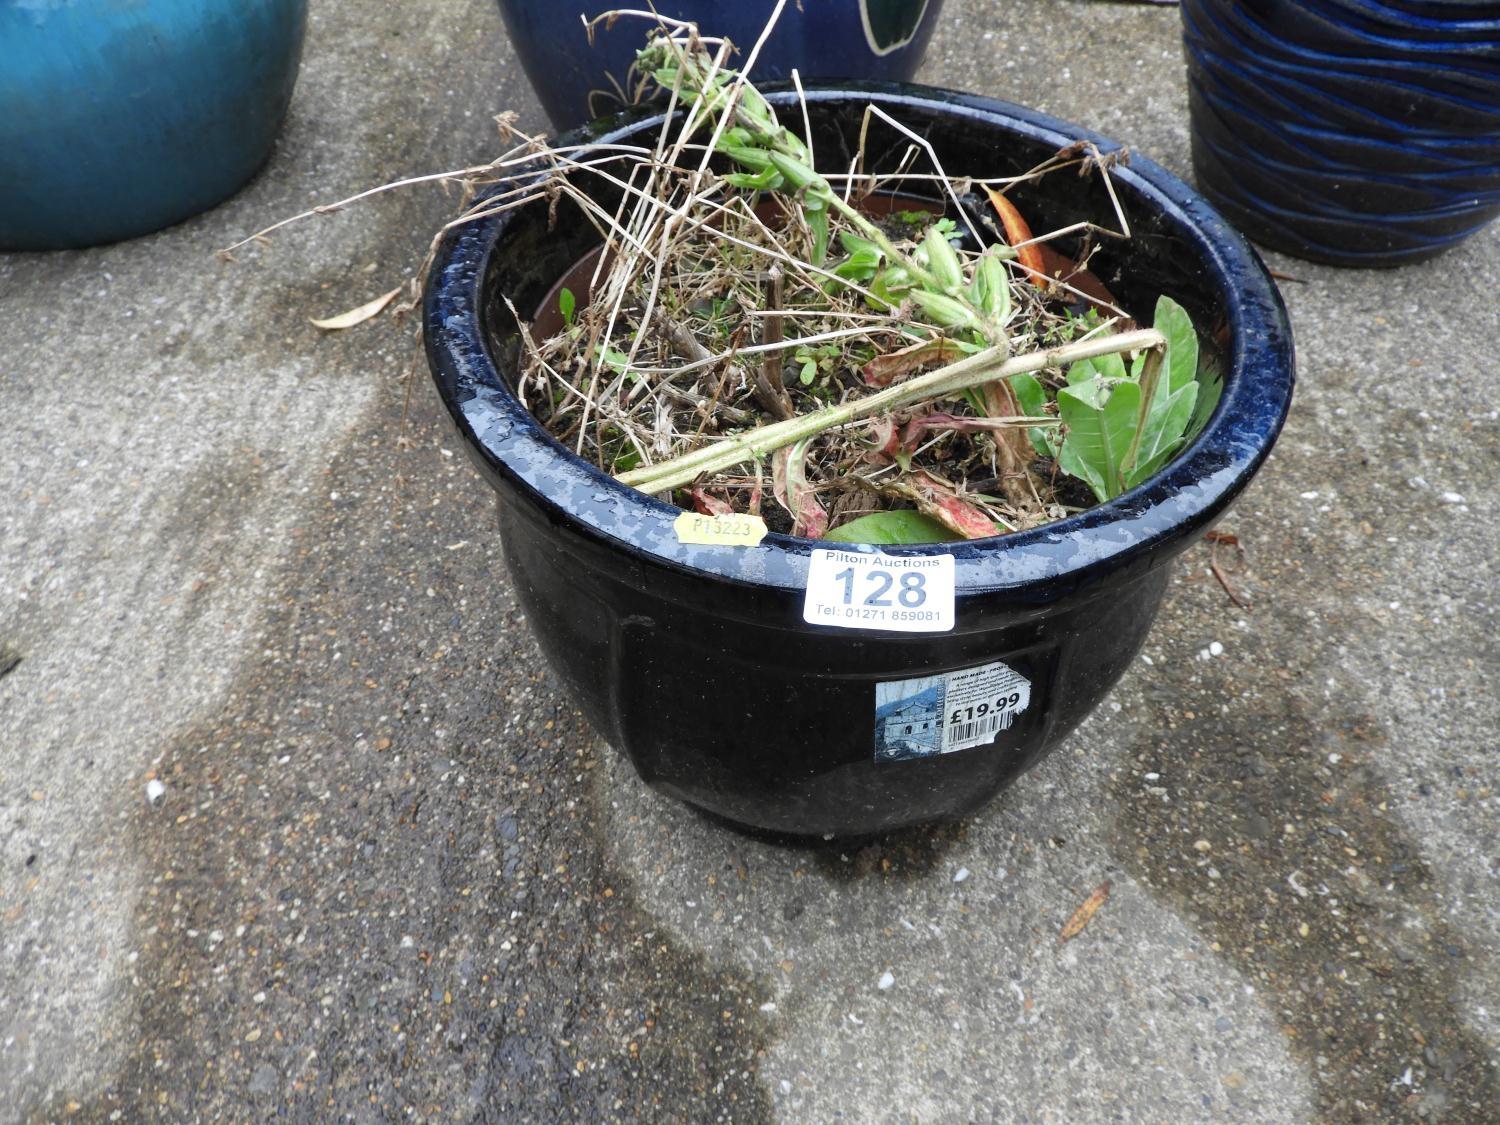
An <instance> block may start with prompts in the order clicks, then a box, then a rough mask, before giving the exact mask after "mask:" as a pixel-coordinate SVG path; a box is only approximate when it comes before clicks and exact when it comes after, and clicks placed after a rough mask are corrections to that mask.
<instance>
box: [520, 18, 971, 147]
mask: <svg viewBox="0 0 1500 1125" xmlns="http://www.w3.org/2000/svg"><path fill="white" fill-rule="evenodd" d="M626 6H627V7H629V6H630V5H626ZM634 6H635V7H639V8H645V7H647V5H644V4H641V5H634ZM942 6H943V0H804V2H802V3H800V4H799V3H795V2H793V3H789V4H788V5H787V6H786V9H785V10H784V11H783V12H782V15H781V19H780V20H779V21H778V22H777V24H776V30H775V31H774V32H773V33H772V35H771V38H770V39H768V40H767V41H766V45H765V47H764V48H763V49H762V50H761V53H760V55H759V57H758V59H757V65H756V67H755V70H754V73H753V74H752V77H753V78H754V79H755V81H756V83H757V84H759V83H762V82H766V81H770V80H774V79H782V78H789V77H790V76H791V72H792V70H793V69H794V68H795V69H796V70H797V71H798V72H799V74H800V75H801V77H802V78H803V79H804V80H806V79H809V78H823V79H827V78H877V79H890V80H903V79H907V78H910V77H911V76H912V75H913V74H915V73H916V70H917V66H918V65H919V64H920V63H921V61H922V56H923V55H924V54H926V53H927V41H928V40H929V39H930V38H931V37H932V29H933V27H934V25H935V24H936V22H937V18H938V13H939V11H940V10H941V8H942ZM612 7H616V5H613V4H608V3H593V4H584V3H580V2H567V3H560V2H559V0H500V13H501V15H502V16H503V17H504V18H505V26H506V28H507V30H508V31H509V32H510V41H511V43H512V45H513V46H514V47H515V49H516V53H517V54H518V55H519V56H520V58H521V65H522V66H523V67H524V68H525V70H526V77H527V78H529V79H530V80H531V85H532V87H533V89H535V90H536V93H537V97H538V98H539V99H540V100H541V103H542V106H543V108H544V109H546V111H547V116H548V117H550V118H551V119H552V123H553V125H555V126H556V127H557V128H559V129H568V128H572V127H574V126H576V125H581V124H583V123H584V122H587V121H592V120H594V119H595V118H598V117H601V116H603V115H605V114H608V113H614V112H616V111H617V110H619V109H620V108H621V107H622V106H625V105H632V104H635V103H636V102H638V101H640V100H641V98H640V94H641V92H642V91H641V88H640V87H641V84H640V81H639V79H638V77H637V76H636V73H635V71H634V70H633V69H632V66H633V64H634V62H635V53H636V51H637V50H638V49H639V48H641V47H643V46H644V45H645V42H646V35H647V32H648V31H649V30H650V28H651V25H650V24H648V23H646V22H644V21H642V20H637V19H624V20H621V21H619V22H618V23H617V24H616V25H615V26H614V27H613V28H604V27H602V26H601V27H599V28H597V29H596V30H595V32H594V37H593V42H592V43H590V41H589V37H588V34H587V33H586V32H585V31H584V27H583V23H582V21H581V20H580V19H579V15H580V13H584V12H586V13H587V14H588V15H590V16H593V15H596V14H598V13H599V12H604V11H608V10H609V9H610V8H612ZM655 8H656V10H657V11H658V12H659V13H660V14H661V15H663V16H665V17H668V18H670V19H680V20H692V21H694V22H696V23H697V24H698V26H699V27H700V28H702V30H703V34H705V35H717V36H724V37H727V38H728V39H730V40H731V41H732V42H733V43H734V44H735V45H736V46H737V47H738V48H739V50H740V54H739V55H738V56H737V59H736V61H735V63H734V64H733V65H738V62H740V61H743V60H744V58H745V56H746V55H747V54H748V52H749V51H750V48H751V47H752V46H754V44H755V41H756V40H757V39H758V38H759V36H760V33H761V30H762V29H763V28H764V27H765V24H766V21H767V19H768V18H769V17H770V14H771V12H772V10H773V9H774V8H775V2H774V0H736V2H734V3H726V2H725V0H659V2H658V3H656V4H655Z"/></svg>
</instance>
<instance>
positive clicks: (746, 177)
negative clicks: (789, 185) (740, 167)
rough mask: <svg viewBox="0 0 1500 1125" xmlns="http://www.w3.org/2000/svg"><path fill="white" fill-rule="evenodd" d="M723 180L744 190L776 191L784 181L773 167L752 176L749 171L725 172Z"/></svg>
mask: <svg viewBox="0 0 1500 1125" xmlns="http://www.w3.org/2000/svg"><path fill="white" fill-rule="evenodd" d="M724 182H725V183H726V184H729V185H730V186H731V187H737V188H743V189H744V190H746V191H776V190H777V189H779V188H780V187H781V186H782V184H783V183H784V182H785V181H783V180H782V178H781V173H780V172H778V171H776V169H775V168H767V169H766V170H765V171H764V172H759V173H756V174H755V175H753V176H752V175H751V174H750V173H749V172H725V173H724Z"/></svg>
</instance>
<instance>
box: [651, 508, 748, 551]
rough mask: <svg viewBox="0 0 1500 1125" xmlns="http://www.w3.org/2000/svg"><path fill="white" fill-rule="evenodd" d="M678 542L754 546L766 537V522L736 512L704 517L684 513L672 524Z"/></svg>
mask: <svg viewBox="0 0 1500 1125" xmlns="http://www.w3.org/2000/svg"><path fill="white" fill-rule="evenodd" d="M672 530H673V531H675V532H677V542H679V543H705V544H709V545H713V546H719V547H753V546H755V545H756V544H757V543H759V542H760V541H761V540H762V539H764V538H765V537H766V521H765V520H763V519H761V518H760V517H759V516H752V515H748V514H746V513H744V512H734V513H731V514H730V515H726V516H705V515H700V514H699V513H698V512H683V513H682V515H680V516H678V517H677V519H676V520H675V521H674V522H673V524H672Z"/></svg>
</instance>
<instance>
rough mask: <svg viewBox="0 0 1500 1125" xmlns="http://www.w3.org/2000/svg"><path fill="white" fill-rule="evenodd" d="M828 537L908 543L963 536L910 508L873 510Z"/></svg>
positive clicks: (832, 539)
mask: <svg viewBox="0 0 1500 1125" xmlns="http://www.w3.org/2000/svg"><path fill="white" fill-rule="evenodd" d="M823 538H824V539H825V540H828V541H830V542H834V543H874V544H878V545H881V546H895V545H898V544H907V543H950V542H952V541H954V540H956V539H959V538H961V536H959V535H958V534H956V533H955V532H953V531H950V530H949V529H948V528H946V527H944V526H943V525H942V524H940V523H938V521H937V520H935V519H933V518H932V517H931V516H926V515H923V514H922V513H921V512H918V511H913V510H910V509H902V510H900V511H895V512H871V513H870V514H869V515H868V516H860V517H859V519H857V520H850V521H849V522H848V523H846V524H844V525H843V526H841V527H836V528H834V529H833V530H832V531H830V532H829V533H828V534H827V535H825V536H823Z"/></svg>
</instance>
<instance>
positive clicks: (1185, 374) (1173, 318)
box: [1152, 296, 1198, 392]
mask: <svg viewBox="0 0 1500 1125" xmlns="http://www.w3.org/2000/svg"><path fill="white" fill-rule="evenodd" d="M1152 327H1153V328H1155V329H1156V330H1157V331H1158V332H1160V333H1161V334H1162V335H1163V336H1165V337H1166V338H1167V375H1168V377H1169V379H1168V382H1169V384H1170V387H1171V389H1172V391H1174V392H1176V391H1179V390H1181V389H1182V388H1183V387H1185V386H1187V385H1188V384H1189V383H1191V382H1193V381H1194V380H1195V379H1196V378H1197V377H1198V333H1197V332H1196V331H1195V330H1194V328H1193V322H1192V320H1191V319H1190V318H1189V317H1188V314H1187V310H1186V309H1184V308H1183V307H1182V306H1181V305H1179V304H1178V303H1177V302H1176V301H1174V300H1172V298H1171V297H1165V296H1163V297H1159V298H1157V301H1156V321H1155V323H1154V324H1152Z"/></svg>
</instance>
